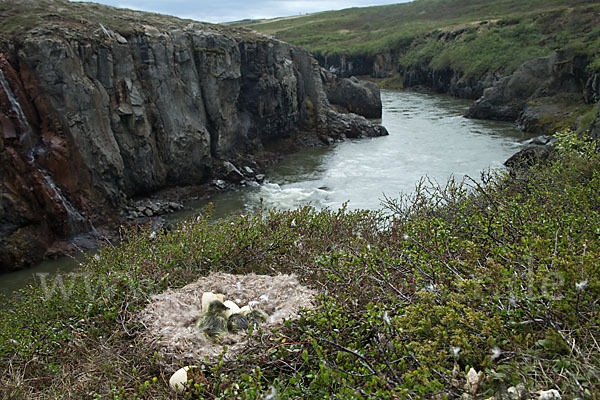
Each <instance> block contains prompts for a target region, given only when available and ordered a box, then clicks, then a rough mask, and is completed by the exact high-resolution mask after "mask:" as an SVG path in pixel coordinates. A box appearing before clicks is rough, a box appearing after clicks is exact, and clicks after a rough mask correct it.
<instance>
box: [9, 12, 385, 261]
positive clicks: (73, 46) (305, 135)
mask: <svg viewBox="0 0 600 400" xmlns="http://www.w3.org/2000/svg"><path fill="white" fill-rule="evenodd" d="M0 13H1V15H2V17H3V20H4V21H5V24H4V27H3V28H1V30H0V33H1V38H0V51H1V52H2V54H1V55H0V84H1V85H0V101H1V103H0V129H1V131H0V177H1V181H0V191H1V193H0V196H1V197H0V200H1V201H0V238H1V243H0V271H6V270H10V269H14V268H18V267H20V266H23V265H27V264H30V263H32V262H35V261H37V260H39V259H41V258H42V257H44V255H45V254H46V252H47V250H48V249H49V248H51V246H52V245H53V243H55V242H57V241H64V240H67V239H73V238H75V237H78V236H79V235H82V234H88V233H89V232H92V233H93V232H94V231H95V229H96V228H95V226H98V227H100V226H106V225H107V223H109V222H111V221H113V222H116V217H115V216H116V215H118V212H119V210H121V209H122V208H123V207H124V205H125V204H126V201H127V199H129V198H131V197H133V196H138V195H144V194H147V193H151V192H153V191H156V190H158V189H160V188H163V187H166V186H173V185H188V184H200V183H203V182H207V181H208V180H210V179H213V178H216V177H220V176H219V174H220V173H221V172H222V171H223V170H224V167H223V165H226V166H229V165H230V164H228V162H229V161H232V162H233V164H235V160H237V159H243V158H245V159H248V155H251V154H256V153H258V152H260V151H261V150H262V149H263V148H264V146H265V145H267V144H272V143H276V142H278V141H281V140H284V139H285V140H294V141H296V142H302V143H315V142H318V141H325V142H327V141H330V140H332V139H339V138H344V137H359V136H363V135H364V136H377V135H384V134H387V132H386V131H385V128H383V127H381V126H378V125H374V124H371V123H370V122H369V121H367V120H366V119H364V118H362V117H359V116H358V115H354V114H339V113H337V112H336V111H334V110H333V109H332V107H331V106H330V104H329V102H328V100H327V96H326V95H325V92H324V90H323V84H322V82H321V74H320V68H319V66H318V64H317V62H316V61H315V60H314V59H313V57H312V56H311V55H310V53H308V52H307V51H305V50H303V49H301V48H298V47H294V46H292V45H289V44H286V43H283V42H280V41H277V40H275V39H273V38H270V37H267V36H263V35H260V34H257V33H253V32H250V31H246V30H234V29H227V28H223V27H220V26H215V25H208V24H201V23H197V22H193V21H182V20H179V19H176V18H171V17H166V16H160V15H156V14H147V13H140V12H134V11H127V10H118V9H114V8H111V7H104V6H99V5H94V4H90V3H69V2H63V1H53V2H52V1H41V2H16V1H15V2H13V1H9V2H3V3H2V5H0ZM14 21H18V24H17V23H15V27H14V28H11V23H13V22H14ZM11 29H12V30H11ZM238 167H239V168H240V169H241V167H242V165H238ZM225 169H226V168H225Z"/></svg>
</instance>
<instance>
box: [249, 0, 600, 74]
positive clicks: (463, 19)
mask: <svg viewBox="0 0 600 400" xmlns="http://www.w3.org/2000/svg"><path fill="white" fill-rule="evenodd" d="M243 24H244V25H245V26H247V27H249V28H251V29H254V30H257V31H260V32H264V33H268V34H271V35H274V36H275V37H277V38H279V39H282V40H285V41H288V42H290V43H293V44H297V45H300V46H303V47H306V48H308V49H309V50H311V51H313V52H315V53H317V54H323V55H332V54H346V55H374V54H378V53H383V52H387V51H390V50H402V53H404V54H403V55H402V56H401V58H400V64H401V65H402V64H404V65H414V64H416V63H419V64H430V65H431V66H432V67H434V68H436V69H440V68H443V67H452V68H453V69H455V70H459V71H463V72H466V73H474V74H477V73H480V72H484V71H485V70H490V69H492V70H501V71H503V72H511V71H513V70H514V69H516V67H517V66H519V65H520V64H521V63H522V62H524V61H526V60H528V59H532V58H535V57H539V56H545V55H547V54H548V53H549V52H551V51H553V50H565V51H573V52H577V53H584V54H590V55H596V56H597V54H598V49H599V48H600V4H599V3H598V1H594V0H574V1H568V0H531V1H522V0H479V1H472V0H415V1H413V2H411V3H404V4H395V5H389V6H378V7H367V8H351V9H346V10H341V11H330V12H323V13H317V14H311V15H306V16H302V17H293V18H285V19H277V20H267V21H259V22H248V21H246V22H245V23H243ZM596 60H597V61H596V62H595V63H594V64H595V67H598V66H600V61H598V58H596Z"/></svg>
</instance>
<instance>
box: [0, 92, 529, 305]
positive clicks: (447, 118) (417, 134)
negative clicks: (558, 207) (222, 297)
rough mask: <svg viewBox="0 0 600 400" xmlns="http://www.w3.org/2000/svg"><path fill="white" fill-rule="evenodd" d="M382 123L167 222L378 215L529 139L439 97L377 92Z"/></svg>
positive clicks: (66, 262) (28, 276)
mask: <svg viewBox="0 0 600 400" xmlns="http://www.w3.org/2000/svg"><path fill="white" fill-rule="evenodd" d="M381 96H382V103H383V117H382V124H383V125H384V126H385V127H386V128H387V129H388V131H389V133H390V135H389V136H385V137H379V138H368V139H356V140H348V141H345V142H341V143H337V144H335V145H332V146H329V147H316V148H309V149H306V150H303V151H301V152H299V153H296V154H292V155H289V156H288V157H286V158H285V159H284V160H283V161H282V162H281V163H279V164H277V165H275V166H273V167H272V168H270V170H268V171H267V174H266V179H265V183H263V184H262V185H260V186H255V187H245V188H242V189H240V190H237V191H230V192H224V193H221V194H219V195H217V196H215V197H213V198H211V199H209V200H206V201H199V202H195V203H190V204H187V206H188V207H187V208H186V209H185V210H183V211H180V212H178V213H175V214H172V215H170V216H169V220H170V221H177V220H181V219H185V218H188V217H190V216H191V215H193V214H195V213H197V212H198V210H199V209H200V208H202V207H204V206H205V205H206V204H207V202H208V201H210V202H212V203H213V205H214V215H215V217H223V216H226V215H227V214H230V213H238V212H246V211H249V210H252V209H255V208H257V207H258V206H259V204H260V202H261V199H262V202H263V205H264V206H266V207H276V208H279V209H289V208H294V207H298V206H302V205H305V204H311V205H313V206H315V207H317V208H323V207H330V208H333V209H335V208H339V207H340V206H341V205H342V204H343V203H345V202H348V208H351V209H357V208H368V209H377V208H379V207H380V206H381V199H382V198H383V197H384V196H388V197H391V198H394V197H398V195H399V194H400V193H410V192H412V191H413V190H414V189H415V186H416V185H417V183H418V182H419V180H420V179H421V178H423V177H427V178H428V179H430V180H431V181H432V182H437V183H439V184H444V183H445V182H446V181H447V179H448V178H449V177H450V176H454V177H455V179H457V180H461V179H463V178H464V177H465V176H469V177H471V178H474V179H477V178H478V177H479V175H480V172H481V171H483V170H486V169H488V168H501V167H502V164H503V162H504V161H505V160H506V159H507V158H509V157H510V156H511V155H512V154H514V153H515V152H517V151H518V150H519V148H520V146H521V143H522V142H523V141H525V140H527V139H529V138H530V136H528V134H525V133H523V132H521V131H520V130H519V129H517V128H516V127H515V126H514V125H513V124H510V123H505V122H495V121H484V120H473V119H467V118H464V117H463V114H464V113H465V111H466V110H467V108H468V106H469V104H470V101H467V100H459V99H455V98H452V97H448V96H444V95H433V94H425V93H417V92H407V91H391V90H382V93H381ZM77 263H78V261H77V260H73V259H69V258H63V259H59V260H52V261H48V262H44V263H42V264H40V265H38V266H36V267H34V268H30V269H26V270H22V271H18V272H13V273H8V274H4V275H3V276H2V279H1V281H0V293H4V294H10V293H11V292H12V291H13V290H16V289H18V288H21V287H23V286H25V285H27V284H29V283H31V282H33V281H34V280H35V279H37V280H39V277H40V275H39V274H40V273H52V272H54V271H57V270H59V271H63V272H65V271H69V270H72V269H73V268H74V267H75V266H76V265H77Z"/></svg>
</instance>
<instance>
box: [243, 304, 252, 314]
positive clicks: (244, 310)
mask: <svg viewBox="0 0 600 400" xmlns="http://www.w3.org/2000/svg"><path fill="white" fill-rule="evenodd" d="M250 311H252V308H250V306H244V307H242V308H240V314H242V315H248V314H250Z"/></svg>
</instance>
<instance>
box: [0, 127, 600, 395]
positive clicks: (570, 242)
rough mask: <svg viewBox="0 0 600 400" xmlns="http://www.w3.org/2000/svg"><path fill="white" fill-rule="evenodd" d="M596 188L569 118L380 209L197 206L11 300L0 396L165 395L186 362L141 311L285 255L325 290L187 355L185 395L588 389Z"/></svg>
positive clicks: (594, 379) (597, 246) (3, 331)
mask: <svg viewBox="0 0 600 400" xmlns="http://www.w3.org/2000/svg"><path fill="white" fill-rule="evenodd" d="M599 193H600V159H599V153H598V149H597V143H596V142H591V141H586V140H582V139H578V138H577V137H576V136H575V135H574V134H573V133H570V132H567V133H565V134H562V135H560V138H559V141H558V144H557V145H556V146H555V150H554V151H553V152H552V153H551V155H550V157H549V159H547V160H546V161H544V162H542V163H540V164H538V165H537V166H535V167H534V168H522V169H516V170H513V171H512V172H511V173H505V172H502V171H494V172H490V173H486V174H483V175H482V176H481V180H467V181H466V182H465V183H464V184H461V183H458V182H449V183H448V184H447V185H446V186H445V187H437V188H432V187H431V185H429V184H428V183H427V182H426V181H424V182H423V183H422V184H421V185H420V186H419V187H418V188H417V190H416V192H415V193H414V194H412V195H410V196H404V197H401V198H399V199H396V200H393V199H388V200H386V201H385V205H386V207H385V208H384V210H383V211H381V212H375V211H350V210H346V209H344V208H342V209H341V210H338V211H332V210H321V211H318V210H315V209H312V208H311V207H303V208H300V209H297V210H293V211H271V212H266V213H265V212H257V213H251V214H248V215H242V216H234V217H231V218H229V219H225V220H220V221H218V222H217V223H214V224H213V223H210V218H209V214H210V210H206V212H205V213H204V215H200V216H198V217H197V218H195V219H193V220H190V221H188V222H185V223H182V224H181V225H179V226H177V227H176V229H175V230H174V231H172V232H163V233H159V234H155V233H152V232H151V231H150V230H142V232H141V233H140V232H124V233H123V235H124V237H123V239H124V241H123V244H122V245H121V246H119V247H113V246H111V245H106V246H104V247H103V248H102V249H101V250H100V251H99V252H98V253H97V254H96V255H95V256H93V257H90V258H89V259H88V260H87V261H85V262H83V263H82V264H83V265H82V266H81V269H80V271H79V272H78V273H75V274H70V275H68V276H63V277H62V280H60V281H58V280H51V279H48V280H47V281H46V282H45V286H39V285H38V286H34V287H29V288H27V289H24V290H22V291H21V292H20V296H19V297H15V298H12V299H10V300H6V301H5V304H4V305H3V307H2V311H0V321H2V324H1V325H0V364H1V367H2V369H3V370H4V371H5V373H4V374H3V375H2V377H1V378H0V380H1V382H0V387H1V388H2V389H1V390H2V392H1V393H2V397H4V398H114V399H134V398H146V399H158V398H170V397H171V398H175V397H176V395H175V393H174V392H172V391H171V390H170V388H169V387H168V379H169V376H170V374H171V373H172V372H173V371H175V370H176V369H178V368H179V367H180V366H181V363H180V362H179V361H176V360H174V359H171V358H170V357H169V355H168V354H164V353H162V352H160V351H157V350H156V349H153V348H151V347H149V345H148V343H147V342H146V341H144V340H143V338H142V337H143V333H144V331H145V327H144V325H143V324H142V323H141V322H140V319H139V316H140V313H141V312H142V310H143V309H144V307H145V305H146V304H147V303H148V301H149V299H150V296H152V295H153V294H156V293H160V292H162V291H164V290H165V289H167V288H179V287H182V286H183V285H185V284H187V283H190V282H193V281H195V280H196V279H197V278H198V277H199V276H204V275H206V274H208V273H209V272H210V271H225V272H230V273H236V274H243V273H248V272H255V273H261V274H276V273H295V274H297V275H298V277H299V279H300V281H301V282H302V283H303V284H304V285H306V286H309V287H311V288H313V289H315V290H317V291H318V292H319V293H320V295H319V297H318V298H317V299H316V306H317V307H316V308H315V309H313V310H310V311H306V312H303V313H302V315H301V317H300V318H299V319H298V320H294V321H288V322H287V323H286V324H285V325H284V326H282V327H281V328H280V329H279V330H278V331H276V332H273V333H271V334H266V333H265V334H260V332H258V333H256V332H255V335H254V336H253V337H254V340H253V341H252V343H251V345H250V347H249V348H248V349H247V351H245V352H244V355H243V356H241V357H240V358H239V359H237V360H234V361H229V360H225V359H223V358H217V359H212V360H204V361H203V360H188V361H189V362H190V363H193V364H195V365H197V366H198V367H199V368H198V369H197V370H196V372H195V373H194V374H193V382H192V388H191V390H190V391H189V392H188V393H187V394H186V395H179V396H180V398H222V399H229V398H243V399H246V398H248V399H257V398H266V397H264V396H269V395H273V394H275V393H277V396H279V398H281V399H285V398H332V397H335V398H368V397H371V398H413V399H414V398H440V399H441V398H457V397H459V396H460V395H461V394H462V393H466V392H470V393H471V397H470V398H486V399H487V398H489V397H490V396H492V395H496V396H497V397H496V398H501V397H500V395H506V393H507V392H508V391H511V390H512V391H522V392H523V393H524V394H523V396H524V397H521V398H528V397H525V396H533V393H534V392H536V391H539V390H551V389H554V390H557V391H558V392H559V393H560V394H561V395H562V396H563V398H576V397H579V398H587V399H598V398H600V397H599V396H600V379H599V377H600V361H599V360H600V346H599V343H600V329H599V328H600V304H599V299H600V269H599V268H598V259H600V240H599V239H600V196H599ZM471 369H473V370H472V371H471ZM469 371H471V380H470V381H469V380H468V379H467V376H468V374H469ZM475 372H479V373H480V374H479V375H475ZM473 376H475V377H476V379H475V380H473V379H472V377H473ZM469 382H470V386H465V385H469ZM525 392H526V393H529V394H528V395H527V394H525ZM271 398H274V397H271Z"/></svg>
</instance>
